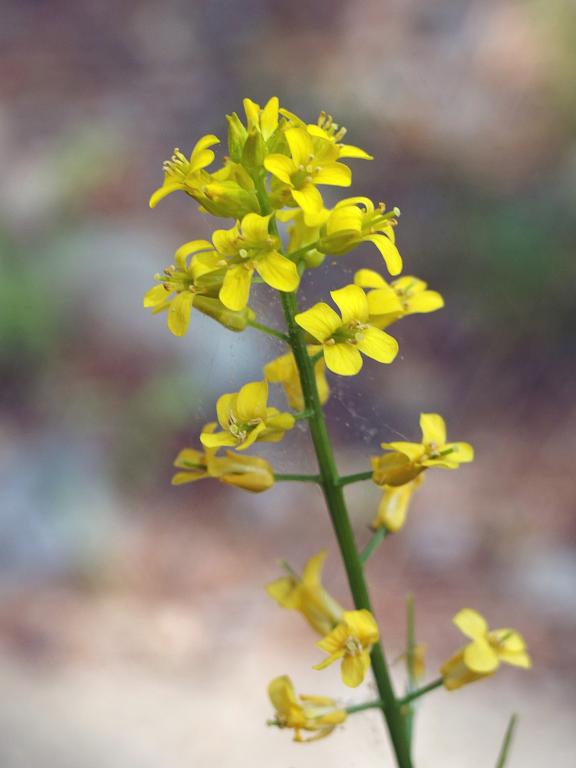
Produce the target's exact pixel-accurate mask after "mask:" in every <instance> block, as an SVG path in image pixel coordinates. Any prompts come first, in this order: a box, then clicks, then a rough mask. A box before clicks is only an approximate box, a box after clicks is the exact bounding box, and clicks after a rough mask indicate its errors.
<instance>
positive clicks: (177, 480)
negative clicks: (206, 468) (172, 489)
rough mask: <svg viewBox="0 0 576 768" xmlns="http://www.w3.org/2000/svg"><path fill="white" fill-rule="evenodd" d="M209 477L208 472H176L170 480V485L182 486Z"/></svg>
mask: <svg viewBox="0 0 576 768" xmlns="http://www.w3.org/2000/svg"><path fill="white" fill-rule="evenodd" d="M209 476H210V475H209V474H208V472H176V474H175V475H173V476H172V479H171V480H170V484H171V485H184V484H185V483H195V482H196V480H203V479H204V478H206V477H209Z"/></svg>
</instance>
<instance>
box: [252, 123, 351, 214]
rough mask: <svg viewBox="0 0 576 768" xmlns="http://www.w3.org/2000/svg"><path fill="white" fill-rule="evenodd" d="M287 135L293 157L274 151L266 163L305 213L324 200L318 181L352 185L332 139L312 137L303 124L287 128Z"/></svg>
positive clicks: (316, 209)
mask: <svg viewBox="0 0 576 768" xmlns="http://www.w3.org/2000/svg"><path fill="white" fill-rule="evenodd" d="M284 135H285V137H286V141H287V142H288V148H289V151H290V157H288V156H287V155H283V154H279V153H273V154H271V155H268V157H266V159H265V160H264V167H265V168H266V170H267V171H270V173H271V174H273V175H274V176H276V178H277V179H279V180H280V181H281V182H282V183H283V184H285V185H286V186H287V187H288V188H289V189H290V191H291V193H292V197H293V198H294V202H295V203H296V205H299V206H300V208H302V210H303V211H304V212H305V213H307V214H311V215H314V214H317V213H318V212H320V211H321V210H322V209H323V207H324V204H323V201H322V195H321V194H320V192H319V191H318V189H317V188H316V185H317V184H330V185H333V186H337V187H349V186H350V184H351V183H352V173H351V171H350V168H348V166H347V165H344V164H343V163H339V162H337V160H338V157H339V156H340V152H339V149H338V147H337V146H336V145H335V144H334V143H333V142H332V141H328V140H327V139H323V138H317V137H313V136H311V135H310V134H309V133H308V131H307V130H306V128H302V127H296V128H287V129H286V130H285V131H284Z"/></svg>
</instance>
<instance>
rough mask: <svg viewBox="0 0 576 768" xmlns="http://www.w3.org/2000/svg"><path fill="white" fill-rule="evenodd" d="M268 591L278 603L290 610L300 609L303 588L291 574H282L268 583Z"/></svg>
mask: <svg viewBox="0 0 576 768" xmlns="http://www.w3.org/2000/svg"><path fill="white" fill-rule="evenodd" d="M266 592H267V593H268V595H269V596H270V597H271V598H272V599H273V600H276V602H277V603H278V605H280V606H282V608H288V609H289V610H298V609H299V608H300V605H301V602H302V600H301V590H300V588H299V586H298V584H297V583H296V582H295V580H294V579H293V578H292V577H291V576H282V578H280V579H276V581H273V582H271V583H270V584H267V585H266Z"/></svg>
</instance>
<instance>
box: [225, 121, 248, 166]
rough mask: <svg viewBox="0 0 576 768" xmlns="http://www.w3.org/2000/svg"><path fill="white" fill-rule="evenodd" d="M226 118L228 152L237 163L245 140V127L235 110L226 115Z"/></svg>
mask: <svg viewBox="0 0 576 768" xmlns="http://www.w3.org/2000/svg"><path fill="white" fill-rule="evenodd" d="M226 120H227V121H228V154H229V155H230V157H231V159H232V160H234V162H235V163H239V162H240V161H241V159H242V150H243V149H244V144H245V142H246V136H247V133H246V128H245V127H244V125H242V122H241V120H240V118H239V117H238V115H237V114H236V112H233V113H232V114H231V115H226Z"/></svg>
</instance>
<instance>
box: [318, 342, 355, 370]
mask: <svg viewBox="0 0 576 768" xmlns="http://www.w3.org/2000/svg"><path fill="white" fill-rule="evenodd" d="M324 360H325V362H326V367H327V368H328V370H329V371H332V373H337V374H339V375H340V376H355V375H356V374H357V373H358V371H360V369H361V368H362V355H361V354H360V352H358V350H357V349H356V347H353V346H352V345H351V344H348V343H347V342H343V343H341V344H326V345H325V346H324Z"/></svg>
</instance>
